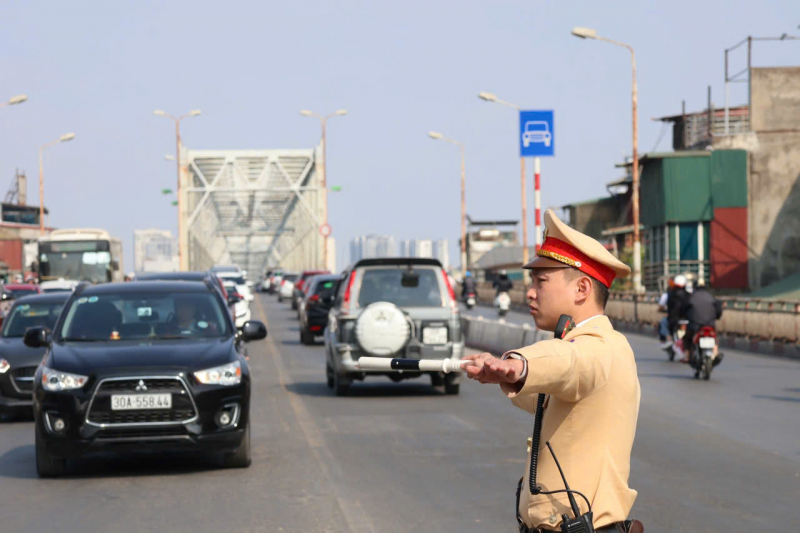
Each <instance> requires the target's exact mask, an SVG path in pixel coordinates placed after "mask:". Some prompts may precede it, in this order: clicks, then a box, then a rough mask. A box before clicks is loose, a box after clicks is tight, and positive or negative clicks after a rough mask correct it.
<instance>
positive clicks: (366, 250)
mask: <svg viewBox="0 0 800 533" xmlns="http://www.w3.org/2000/svg"><path fill="white" fill-rule="evenodd" d="M395 255H397V246H396V245H395V242H394V237H392V236H387V235H362V236H360V237H356V238H355V239H353V240H352V241H350V261H351V262H353V263H355V262H356V261H359V260H361V259H371V258H375V257H394V256H395Z"/></svg>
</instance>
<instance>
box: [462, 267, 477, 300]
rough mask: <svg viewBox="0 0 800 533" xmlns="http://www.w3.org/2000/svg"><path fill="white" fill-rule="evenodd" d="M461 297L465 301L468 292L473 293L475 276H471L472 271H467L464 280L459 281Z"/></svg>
mask: <svg viewBox="0 0 800 533" xmlns="http://www.w3.org/2000/svg"><path fill="white" fill-rule="evenodd" d="M461 286H462V289H461V291H462V292H461V299H462V300H464V301H466V300H467V295H468V294H475V278H473V277H472V272H470V271H467V274H466V277H465V278H464V281H463V282H462V283H461Z"/></svg>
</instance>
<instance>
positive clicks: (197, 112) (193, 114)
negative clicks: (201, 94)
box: [189, 109, 202, 117]
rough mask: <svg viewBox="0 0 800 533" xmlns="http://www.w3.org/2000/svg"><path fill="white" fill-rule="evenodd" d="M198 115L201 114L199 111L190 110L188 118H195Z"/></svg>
mask: <svg viewBox="0 0 800 533" xmlns="http://www.w3.org/2000/svg"><path fill="white" fill-rule="evenodd" d="M200 113H202V111H200V110H199V109H192V110H191V111H189V116H190V117H196V116H197V115H199V114H200Z"/></svg>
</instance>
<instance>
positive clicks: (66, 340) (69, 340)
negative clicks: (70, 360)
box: [59, 337, 108, 342]
mask: <svg viewBox="0 0 800 533" xmlns="http://www.w3.org/2000/svg"><path fill="white" fill-rule="evenodd" d="M59 340H60V341H62V342H103V341H105V340H108V339H82V338H81V337H62V338H60V339H59Z"/></svg>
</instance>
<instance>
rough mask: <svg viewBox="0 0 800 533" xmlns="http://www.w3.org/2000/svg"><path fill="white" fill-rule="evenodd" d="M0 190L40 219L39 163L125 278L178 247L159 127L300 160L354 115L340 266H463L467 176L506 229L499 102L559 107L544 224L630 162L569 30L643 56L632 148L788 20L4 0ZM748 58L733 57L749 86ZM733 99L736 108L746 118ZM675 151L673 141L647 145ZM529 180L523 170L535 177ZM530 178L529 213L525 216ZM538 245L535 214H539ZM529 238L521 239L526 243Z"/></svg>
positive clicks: (648, 140) (590, 6) (758, 50)
mask: <svg viewBox="0 0 800 533" xmlns="http://www.w3.org/2000/svg"><path fill="white" fill-rule="evenodd" d="M0 13H2V16H0V100H6V99H7V98H9V97H11V96H13V95H16V94H19V93H25V94H27V95H28V96H29V101H28V102H26V103H24V104H22V105H19V106H14V107H6V108H4V109H0V192H2V193H4V192H5V190H6V189H7V187H8V186H9V185H10V184H11V182H12V178H13V175H14V170H15V168H19V169H21V170H24V171H25V172H26V173H27V175H28V178H29V188H28V196H29V203H33V204H37V203H38V187H37V181H36V180H37V178H38V165H37V148H38V147H39V146H40V145H42V144H44V143H47V142H49V141H51V140H54V139H57V138H58V137H59V136H60V135H62V134H63V133H66V132H69V131H74V132H75V134H76V139H75V140H74V141H72V142H70V143H68V144H64V145H57V146H54V147H52V148H49V149H48V150H47V152H46V158H45V181H46V188H45V204H46V205H47V207H48V208H49V209H50V212H51V218H50V221H51V223H52V224H53V225H54V226H56V227H76V226H82V227H85V226H92V227H102V228H106V229H108V230H109V231H110V232H111V233H112V234H114V235H116V236H119V237H121V238H122V239H123V240H124V247H125V264H126V268H127V269H129V270H130V269H132V265H133V230H134V229H137V228H148V227H158V228H164V229H170V230H172V231H173V232H174V231H175V229H176V226H177V222H176V211H175V208H174V207H172V206H171V205H170V201H169V199H168V198H166V197H163V196H162V195H161V193H160V190H161V188H163V187H171V188H174V186H175V166H174V163H173V162H169V163H168V162H166V161H165V160H164V154H172V153H174V150H175V144H174V143H175V141H174V129H173V126H172V123H171V122H170V121H167V120H166V119H164V118H161V117H156V116H154V115H153V114H152V111H153V109H156V108H160V109H164V110H166V111H167V112H170V113H173V114H180V113H184V112H187V111H188V110H190V109H193V108H199V109H202V111H203V114H202V116H200V117H197V118H192V119H188V120H186V121H185V122H184V125H183V127H182V130H183V131H182V133H183V138H184V143H185V144H186V145H187V146H188V147H189V148H194V149H227V148H230V149H245V148H305V147H311V146H313V145H315V144H317V143H318V141H319V128H318V123H317V122H315V121H313V120H312V119H309V118H305V117H302V116H300V115H299V114H298V110H300V109H306V108H307V109H312V110H314V111H316V112H318V113H327V112H332V111H334V110H336V109H339V108H346V109H348V110H349V111H350V114H349V115H348V116H346V117H342V118H339V117H337V118H335V119H333V120H331V122H330V123H329V129H328V137H329V141H328V180H329V183H330V184H331V185H340V186H341V187H342V188H343V192H341V193H339V194H338V195H332V196H331V198H330V221H331V225H332V226H333V229H334V236H335V237H336V238H337V245H338V246H337V247H338V256H339V264H340V265H343V264H344V263H346V261H347V260H348V255H349V252H348V242H349V240H350V239H351V238H352V237H353V236H355V235H360V234H365V233H381V234H392V235H395V236H396V238H397V239H398V240H400V239H403V238H412V237H420V238H447V239H449V240H450V242H451V256H452V257H454V258H456V257H457V254H456V241H457V239H458V236H459V231H460V230H459V228H460V226H459V213H460V204H459V176H460V174H459V156H458V149H457V148H456V147H455V146H452V145H448V144H445V143H443V142H441V141H432V140H430V139H429V138H428V137H427V135H426V133H427V131H428V130H439V131H442V132H444V133H445V134H446V135H448V136H451V137H453V138H456V139H458V140H461V141H463V142H465V143H466V145H467V146H466V150H467V152H466V154H467V155H466V158H467V166H466V168H467V212H468V213H469V214H470V215H472V216H473V217H474V218H481V217H501V216H502V217H507V218H519V216H520V215H519V213H520V208H519V206H520V204H519V159H518V141H517V128H518V125H517V117H516V115H515V112H514V111H513V110H512V109H509V108H505V107H502V106H499V105H497V104H490V103H486V102H483V101H481V100H479V99H478V98H477V96H476V95H477V93H478V92H479V91H489V92H493V93H496V94H497V95H498V96H499V97H500V98H503V99H505V100H509V101H512V102H515V103H518V104H520V105H522V106H523V107H527V108H529V109H554V110H555V113H556V124H555V130H556V131H555V133H556V157H554V158H550V159H545V160H543V164H542V193H543V200H542V202H543V204H544V206H556V205H563V204H565V203H568V202H572V201H580V200H585V199H589V198H593V197H598V196H603V195H605V194H606V192H605V183H606V182H608V181H611V180H612V179H615V178H617V177H619V176H620V174H619V170H618V169H615V168H614V164H615V163H618V162H620V161H621V160H622V159H623V157H624V155H626V154H629V153H630V146H631V103H630V76H631V74H630V56H629V54H628V53H627V51H625V50H624V49H622V48H618V47H615V46H612V45H609V44H605V43H602V42H597V41H586V40H580V39H577V38H575V37H573V36H571V35H570V30H571V28H572V27H573V26H589V27H593V28H595V29H596V30H597V32H598V34H600V35H603V36H607V37H609V38H613V39H616V40H619V41H623V42H627V43H629V44H631V45H632V46H633V47H634V48H635V50H636V54H637V61H638V79H639V91H640V95H639V102H640V122H639V125H640V150H641V151H643V152H647V151H651V150H652V149H653V148H654V147H655V145H656V141H657V139H658V137H659V134H660V133H661V128H662V126H661V123H657V122H652V121H651V120H650V118H651V117H656V116H663V115H670V114H677V113H679V112H680V106H681V100H686V105H687V110H688V111H696V110H700V109H702V108H704V107H705V103H706V86H707V85H711V86H712V91H713V102H714V105H715V106H717V107H722V105H723V98H724V91H723V85H724V84H723V82H724V75H723V72H724V71H723V66H724V65H723V50H724V49H725V48H726V47H730V46H732V45H734V44H735V43H737V42H738V41H740V40H741V39H743V38H745V37H746V36H747V35H753V36H779V35H781V34H783V33H789V34H794V35H797V34H800V30H798V29H797V28H798V24H800V4H798V2H797V1H789V0H786V1H771V2H770V1H764V2H758V3H754V2H752V1H735V2H733V1H708V0H704V1H702V2H697V1H696V0H695V1H684V0H680V1H664V2H657V3H656V2H641V1H626V2H596V1H583V2H567V1H561V2H542V1H535V0H528V1H501V0H496V1H490V2H464V1H460V2H458V1H447V2H435V1H404V2H385V1H377V0H373V1H370V2H366V1H364V2H340V1H335V2H331V1H322V0H320V1H316V2H309V1H298V0H293V1H290V2H285V1H260V2H176V1H173V2H149V1H142V0H139V1H128V2H126V1H117V0H115V1H113V2H101V1H96V2H84V1H70V2H56V1H49V2H39V1H25V2H9V1H6V2H4V6H3V8H2V10H0ZM753 60H754V65H755V66H776V65H797V64H800V42H797V41H795V42H778V43H756V44H755V45H754V49H753ZM745 61H746V56H745V51H744V48H742V49H740V51H739V52H737V53H736V54H735V55H733V56H732V57H731V62H732V69H733V70H736V71H738V70H740V69H742V68H744V67H745V65H746V63H745ZM746 97H747V95H746V90H745V85H744V84H739V85H734V86H733V88H732V90H731V103H732V104H738V103H744V102H746ZM658 149H659V150H661V151H665V150H670V149H671V132H670V131H667V132H666V133H665V135H664V137H663V139H662V140H661V142H660V144H659V145H658ZM532 166H533V165H532V163H530V164H529V165H528V170H529V172H532ZM532 188H533V185H532V178H531V179H530V182H529V190H530V192H529V206H530V207H531V208H532V204H533V191H532ZM531 225H532V214H531ZM530 238H531V240H532V239H533V237H532V233H531V237H530Z"/></svg>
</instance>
